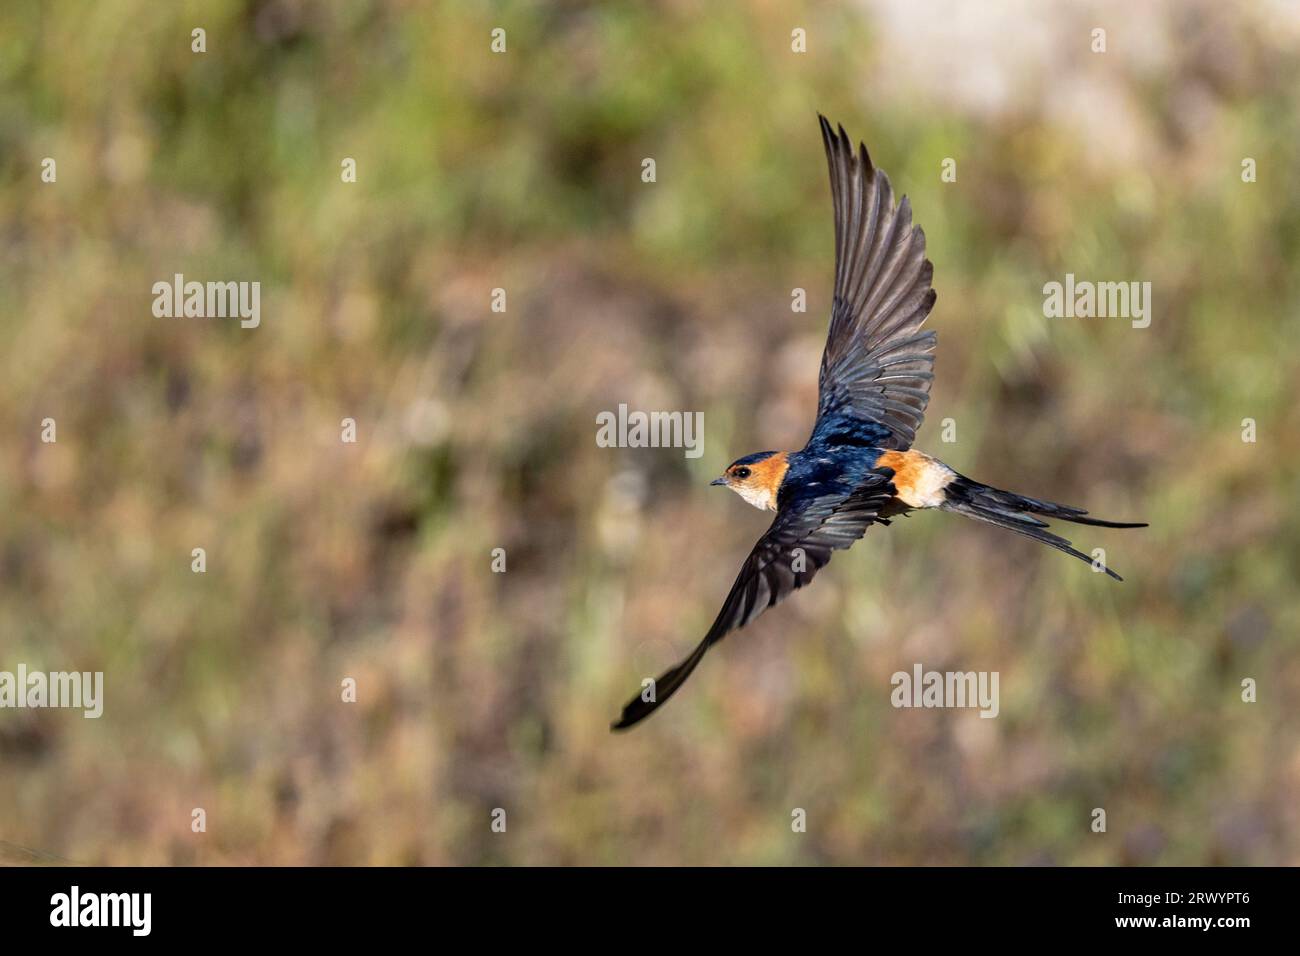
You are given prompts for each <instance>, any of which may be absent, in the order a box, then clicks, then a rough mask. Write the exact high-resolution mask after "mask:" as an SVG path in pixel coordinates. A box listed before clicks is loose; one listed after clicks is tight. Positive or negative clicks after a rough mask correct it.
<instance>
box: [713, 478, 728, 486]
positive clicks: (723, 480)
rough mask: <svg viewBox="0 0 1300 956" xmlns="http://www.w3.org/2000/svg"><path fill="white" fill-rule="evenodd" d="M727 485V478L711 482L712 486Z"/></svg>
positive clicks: (715, 479)
mask: <svg viewBox="0 0 1300 956" xmlns="http://www.w3.org/2000/svg"><path fill="white" fill-rule="evenodd" d="M726 483H727V479H726V478H714V479H713V480H712V481H710V482H709V484H710V485H725V484H726Z"/></svg>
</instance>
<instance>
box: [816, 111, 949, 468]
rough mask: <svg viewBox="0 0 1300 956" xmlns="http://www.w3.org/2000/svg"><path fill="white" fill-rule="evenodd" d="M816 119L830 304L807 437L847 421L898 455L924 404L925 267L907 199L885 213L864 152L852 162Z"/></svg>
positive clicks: (881, 179) (929, 270)
mask: <svg viewBox="0 0 1300 956" xmlns="http://www.w3.org/2000/svg"><path fill="white" fill-rule="evenodd" d="M818 118H819V119H820V120H821V128H822V140H823V141H824V143H825V146H826V159H827V162H828V164H829V166H830V174H831V198H832V201H833V204H834V209H835V297H834V300H833V302H832V306H831V324H830V331H829V333H828V335H827V339H826V351H825V352H824V353H823V355H822V365H821V376H820V380H819V391H820V398H819V402H818V408H817V429H814V435H815V434H817V430H819V429H820V430H825V429H827V428H828V427H833V428H836V429H842V428H843V426H844V423H845V420H846V419H850V420H857V421H859V422H865V423H871V424H873V425H876V426H879V428H878V429H877V433H878V441H876V442H874V443H875V444H878V446H879V447H883V448H892V449H896V450H899V451H901V450H904V449H907V448H909V447H911V444H912V442H913V440H914V439H915V437H916V429H917V428H919V427H920V425H921V420H922V419H923V418H924V416H925V408H926V405H927V404H928V403H929V401H930V381H931V380H932V379H933V378H934V354H933V352H934V347H935V340H936V336H935V334H934V332H932V331H921V325H922V323H924V322H925V318H926V316H928V315H929V314H930V310H931V309H933V308H934V300H935V293H934V289H932V288H931V287H930V283H931V279H932V278H933V275H934V266H933V265H932V264H931V263H930V261H929V260H928V259H927V258H926V257H925V233H923V232H922V231H921V227H920V226H913V225H912V207H911V204H910V203H908V201H907V197H906V196H904V197H903V199H902V201H901V202H899V203H898V204H897V205H895V204H894V191H893V188H892V187H891V186H890V184H889V177H888V176H886V175H885V173H884V172H883V171H882V170H879V169H876V168H875V167H874V166H873V165H872V163H871V157H870V156H868V154H867V148H866V147H865V146H862V145H859V147H858V151H857V153H854V151H853V146H852V144H851V143H850V142H849V137H848V135H847V134H846V133H845V132H844V127H842V126H841V127H839V132H838V133H836V132H834V131H832V130H831V125H830V123H828V122H827V121H826V117H824V116H819V117H818Z"/></svg>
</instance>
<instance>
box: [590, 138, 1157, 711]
mask: <svg viewBox="0 0 1300 956" xmlns="http://www.w3.org/2000/svg"><path fill="white" fill-rule="evenodd" d="M818 118H819V119H820V120H821V128H822V140H823V142H824V143H825V146H826V159H827V162H828V163H829V164H830V173H831V201H832V204H833V205H834V207H835V297H834V299H833V302H832V305H831V322H830V331H829V333H828V334H827V337H826V351H825V352H824V353H823V354H822V364H821V374H820V377H819V379H818V391H819V396H818V401H817V423H816V424H815V425H814V426H813V431H812V435H811V437H809V439H808V443H807V444H806V445H805V446H804V447H803V449H801V450H800V451H796V452H783V451H762V452H758V453H757V454H754V455H746V456H745V457H744V458H740V459H737V460H736V461H735V462H733V463H732V464H731V465H730V466H728V468H727V469H726V471H725V472H723V474H722V476H721V477H720V478H716V479H714V481H713V482H712V483H713V484H715V485H723V486H725V487H727V488H730V489H731V490H732V491H734V492H736V493H737V494H738V495H740V496H741V497H742V498H744V499H745V500H746V501H747V502H749V503H750V504H751V505H753V506H754V507H756V508H762V509H764V510H767V511H775V512H776V518H775V519H774V520H773V521H772V526H771V527H770V528H768V529H767V532H766V533H765V534H764V535H763V536H762V537H761V538H759V539H758V543H757V544H755V545H754V548H753V550H752V551H751V552H750V554H749V557H748V558H746V559H745V563H744V565H743V566H742V567H741V569H740V574H739V575H738V576H737V577H736V582H735V584H733V585H732V586H731V592H730V593H729V594H728V595H727V599H726V601H724V602H723V604H722V610H721V611H719V612H718V616H717V619H716V620H715V621H714V622H713V626H712V627H710V628H709V631H708V633H707V634H705V635H704V639H703V640H702V641H700V643H699V645H698V646H697V647H696V648H695V650H693V651H692V652H691V653H690V655H689V656H688V657H687V658H686V659H685V660H683V661H682V662H681V663H679V664H678V665H677V666H676V667H674V668H672V669H671V670H669V671H667V672H666V673H664V674H662V675H660V676H659V677H658V678H657V679H656V680H654V681H652V682H651V681H648V682H646V686H645V687H644V688H643V689H642V691H641V693H640V694H638V695H637V696H636V697H633V698H632V700H630V701H629V702H628V703H627V705H626V706H625V707H624V708H623V713H622V715H621V716H620V717H619V719H618V720H617V721H615V722H614V724H613V725H612V729H613V730H625V729H627V728H628V727H631V726H633V725H634V724H637V723H639V722H640V721H642V720H644V719H645V718H646V717H648V716H649V715H650V714H652V713H654V711H655V710H656V709H657V708H658V707H660V706H661V705H662V704H663V703H664V702H665V701H666V700H668V698H669V697H671V696H672V695H673V694H675V693H676V692H677V689H678V688H679V687H681V686H682V684H683V683H685V681H686V678H687V677H689V676H690V675H691V672H692V671H694V670H695V668H696V666H697V665H698V664H699V663H700V661H701V660H702V659H703V657H704V654H705V652H706V651H708V649H709V648H710V647H712V646H713V645H714V644H716V643H717V642H718V641H720V640H722V638H723V637H725V636H726V635H727V634H728V633H730V632H731V631H734V630H737V629H738V628H742V627H744V626H745V625H746V624H748V623H749V622H750V621H752V620H754V618H756V617H758V616H759V615H760V614H762V613H763V612H764V611H766V610H767V609H768V608H770V607H773V606H775V605H776V604H778V603H779V602H781V601H783V600H784V599H785V598H786V597H787V596H788V595H789V594H790V592H791V591H794V590H795V589H797V588H801V587H803V586H804V585H805V584H807V583H808V582H809V581H811V580H812V579H813V576H814V575H815V574H816V573H817V572H818V571H819V570H821V569H822V568H823V567H825V565H826V563H827V562H828V561H830V559H831V555H832V554H833V553H834V552H836V551H840V550H843V549H845V548H848V547H849V546H850V545H852V544H853V542H854V541H856V540H857V539H858V538H860V537H862V535H863V534H865V533H866V531H867V529H868V528H869V527H871V525H872V524H877V523H878V524H889V519H890V518H891V517H893V516H895V515H900V514H901V515H906V514H908V513H909V512H911V511H916V510H921V509H925V508H938V509H940V510H942V511H951V512H954V513H956V514H961V515H965V516H966V517H968V518H974V519H975V520H977V521H985V522H987V523H989V524H993V525H997V526H998V527H1000V528H1005V529H1007V530H1008V531H1014V532H1016V533H1017V534H1023V535H1025V536H1027V537H1030V538H1033V539H1034V540H1035V541H1041V542H1042V543H1043V544H1046V545H1048V546H1049V547H1053V548H1056V549H1057V550H1058V551H1064V552H1065V553H1066V554H1069V555H1073V556H1074V557H1076V558H1078V559H1079V560H1081V561H1084V562H1087V563H1089V564H1092V563H1093V562H1092V559H1091V558H1090V557H1089V556H1088V555H1086V554H1083V553H1082V552H1080V551H1077V550H1075V548H1073V547H1072V546H1071V544H1070V542H1069V541H1067V540H1066V539H1065V538H1062V537H1060V536H1059V535H1056V534H1053V533H1052V532H1050V531H1048V530H1046V529H1047V527H1048V525H1047V522H1046V521H1043V520H1042V519H1043V518H1054V519H1058V520H1060V521H1072V522H1074V523H1075V524H1084V525H1099V526H1101V527H1105V528H1143V527H1146V525H1145V524H1144V523H1124V522H1118V521H1102V520H1101V519H1099V518H1091V517H1089V516H1088V512H1086V511H1084V510H1083V509H1082V508H1071V507H1069V506H1067V505H1058V504H1053V503H1052V502H1050V501H1040V500H1039V499H1037V498H1029V497H1027V496H1025V495H1018V494H1015V493H1013V492H1010V491H1001V490H999V489H997V488H993V487H991V486H989V485H984V484H980V483H979V482H978V481H972V480H971V479H969V478H967V477H965V476H964V475H960V474H958V473H957V472H956V471H954V470H953V469H951V468H949V467H948V466H947V465H945V464H944V463H943V462H941V461H939V460H938V459H937V458H932V457H930V456H929V455H926V454H924V453H922V452H919V451H916V450H915V449H913V448H912V441H913V439H914V438H915V437H916V430H917V429H918V428H919V427H920V426H921V419H922V418H923V417H924V415H925V408H926V405H927V404H928V403H929V401H930V381H931V379H933V378H934V371H933V369H934V346H935V333H934V331H933V330H925V331H922V329H921V325H922V324H923V323H924V322H925V319H926V316H928V315H929V314H930V310H931V309H932V308H934V300H935V293H934V290H933V289H932V288H931V287H930V280H931V278H932V276H933V274H934V267H933V266H932V265H931V263H930V260H928V259H927V258H926V257H925V234H924V233H923V232H922V231H921V227H920V226H914V225H912V209H911V206H910V205H909V203H908V201H907V197H906V196H904V197H903V198H902V200H901V201H900V202H899V203H898V204H897V205H895V203H894V193H893V189H892V188H891V187H890V185H889V178H888V177H887V176H886V175H885V174H884V172H883V171H882V170H879V169H877V168H876V167H875V166H873V165H872V163H871V157H870V156H868V155H867V148H866V146H865V145H861V144H860V145H859V146H858V150H857V152H854V150H853V146H852V144H851V142H850V141H849V137H848V135H847V134H846V133H845V132H844V127H843V126H841V127H839V131H838V133H837V132H835V131H834V130H832V129H831V126H830V123H828V122H827V121H826V117H824V116H820V114H819V116H818ZM1097 567H1098V569H1099V570H1103V571H1105V572H1106V573H1107V574H1108V575H1110V576H1111V577H1112V578H1114V579H1115V580H1116V581H1119V580H1122V579H1121V578H1120V576H1119V575H1118V574H1116V573H1115V572H1114V571H1112V570H1110V569H1109V568H1107V567H1105V566H1103V565H1097Z"/></svg>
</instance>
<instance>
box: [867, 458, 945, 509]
mask: <svg viewBox="0 0 1300 956" xmlns="http://www.w3.org/2000/svg"><path fill="white" fill-rule="evenodd" d="M876 467H877V468H892V469H893V471H894V477H893V483H894V489H895V491H897V492H898V500H899V501H901V502H903V504H905V505H907V506H908V507H909V508H937V507H939V505H941V504H943V501H944V493H943V489H944V488H945V487H947V486H948V484H949V482H951V481H952V480H953V479H954V478H956V477H957V473H956V472H955V471H953V470H952V469H951V468H949V467H948V466H947V465H945V464H944V463H943V462H941V461H939V460H938V459H937V458H931V457H930V456H929V455H926V454H924V453H922V452H919V451H915V450H911V449H909V450H908V451H887V452H884V453H883V454H881V456H880V457H879V458H877V459H876Z"/></svg>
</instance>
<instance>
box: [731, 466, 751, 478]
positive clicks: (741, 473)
mask: <svg viewBox="0 0 1300 956" xmlns="http://www.w3.org/2000/svg"><path fill="white" fill-rule="evenodd" d="M732 474H733V475H735V476H736V477H737V478H739V479H740V480H741V481H744V480H745V479H746V478H748V477H749V469H748V468H737V469H736V470H735V471H733V472H732Z"/></svg>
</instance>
